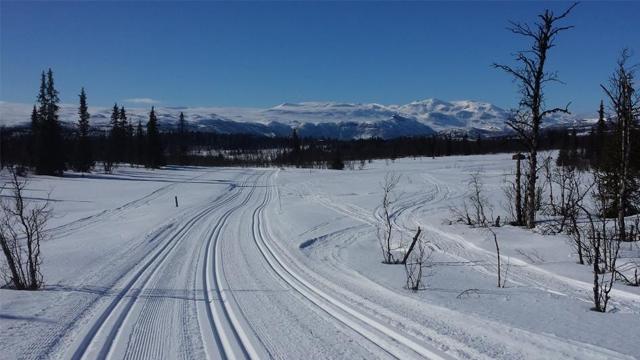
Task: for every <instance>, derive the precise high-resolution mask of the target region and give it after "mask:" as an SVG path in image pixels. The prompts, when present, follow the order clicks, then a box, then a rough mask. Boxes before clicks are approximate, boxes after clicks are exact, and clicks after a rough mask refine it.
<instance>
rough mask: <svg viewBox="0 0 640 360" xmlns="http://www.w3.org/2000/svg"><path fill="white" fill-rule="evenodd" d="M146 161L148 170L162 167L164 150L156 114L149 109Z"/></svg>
mask: <svg viewBox="0 0 640 360" xmlns="http://www.w3.org/2000/svg"><path fill="white" fill-rule="evenodd" d="M146 154H147V161H146V163H145V166H147V167H150V168H158V167H160V166H162V165H164V150H163V149H162V142H161V140H160V132H159V130H158V119H157V118H156V112H155V109H154V108H153V107H151V112H150V113H149V121H148V122H147V151H146Z"/></svg>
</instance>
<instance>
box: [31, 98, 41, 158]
mask: <svg viewBox="0 0 640 360" xmlns="http://www.w3.org/2000/svg"><path fill="white" fill-rule="evenodd" d="M39 119H40V116H39V115H38V110H37V109H36V106H35V105H34V106H33V111H31V129H30V130H31V132H30V134H29V145H28V151H29V154H28V161H29V166H35V165H36V159H37V156H36V154H37V153H38V151H37V143H38V141H39V138H38V122H39Z"/></svg>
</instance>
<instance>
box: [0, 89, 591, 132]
mask: <svg viewBox="0 0 640 360" xmlns="http://www.w3.org/2000/svg"><path fill="white" fill-rule="evenodd" d="M31 108H32V105H28V104H19V103H9V102H0V124H3V125H6V126H19V125H21V124H27V123H28V121H29V115H30V113H31ZM149 110H150V109H148V108H127V114H128V118H129V121H132V122H133V123H134V124H137V122H138V121H141V122H142V123H143V124H144V123H146V121H147V119H148V113H149ZM89 111H90V113H91V125H92V126H93V127H94V128H96V129H105V128H107V127H108V126H109V119H110V116H111V109H110V108H90V109H89ZM155 111H156V115H157V117H158V121H159V123H160V127H161V128H164V129H171V128H174V127H175V125H176V124H177V121H178V118H179V115H180V112H183V113H184V115H185V119H186V120H187V123H188V126H189V127H190V128H191V129H192V130H198V131H203V132H218V133H227V134H237V133H246V134H254V135H260V136H288V135H290V134H291V131H292V129H293V128H296V129H297V130H298V133H299V134H300V135H301V136H305V137H326V138H336V139H359V138H372V137H380V138H385V139H388V138H395V137H401V136H421V135H431V134H435V133H454V134H469V135H472V136H475V135H479V134H482V135H483V136H493V135H503V134H505V133H508V132H509V131H510V130H509V129H508V127H507V126H506V125H505V120H507V118H508V116H509V112H508V111H507V110H504V109H502V108H500V107H497V106H495V105H493V104H490V103H487V102H480V101H470V100H460V101H449V102H447V101H442V100H438V99H426V100H421V101H414V102H411V103H408V104H404V105H381V104H373V103H370V104H355V103H338V102H301V103H284V104H280V105H277V106H274V107H271V108H268V109H259V108H221V107H163V106H159V107H156V109H155ZM60 119H61V121H62V122H63V123H65V124H69V125H71V123H73V122H75V121H76V120H77V107H76V105H66V104H63V105H61V111H60ZM592 122H593V120H592V119H585V118H581V117H578V116H574V115H570V114H555V115H554V116H551V117H549V118H547V119H545V121H544V126H545V127H558V126H570V127H582V126H585V125H588V124H591V123H592Z"/></svg>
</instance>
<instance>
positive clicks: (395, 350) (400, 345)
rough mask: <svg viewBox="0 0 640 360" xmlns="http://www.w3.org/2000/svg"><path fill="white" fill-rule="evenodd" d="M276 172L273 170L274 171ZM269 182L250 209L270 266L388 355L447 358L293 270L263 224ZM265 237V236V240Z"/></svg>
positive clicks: (270, 194)
mask: <svg viewBox="0 0 640 360" xmlns="http://www.w3.org/2000/svg"><path fill="white" fill-rule="evenodd" d="M276 174H277V173H276ZM272 187H273V185H271V184H267V187H266V190H265V197H264V199H263V201H262V203H261V204H260V205H259V206H258V207H257V208H256V209H255V210H254V212H253V216H252V229H253V238H254V241H255V243H256V245H257V247H258V249H259V250H260V252H261V253H262V255H263V257H264V259H265V260H266V261H267V263H268V264H269V266H270V267H271V269H272V270H273V271H274V272H275V273H276V274H277V275H278V276H279V277H280V278H281V279H282V280H283V281H284V282H286V283H287V284H289V285H290V286H291V288H292V289H294V290H296V291H297V292H298V293H299V294H300V295H302V296H303V297H304V298H306V299H307V300H309V301H310V302H311V303H312V304H314V305H316V306H317V307H319V308H320V309H321V310H323V311H324V312H325V313H327V314H328V315H330V316H331V317H332V318H334V319H336V320H338V321H339V322H340V323H342V324H343V325H345V326H346V327H348V328H350V329H352V330H353V331H355V332H356V333H358V334H360V335H362V336H363V337H364V338H365V339H367V340H369V341H371V343H373V344H374V345H376V346H377V347H379V348H380V349H381V350H383V351H384V352H386V353H388V354H389V355H391V356H393V357H396V358H399V359H404V358H407V356H411V357H416V356H421V357H424V358H428V359H448V358H449V356H448V355H446V354H444V353H441V352H440V351H438V350H435V349H433V350H432V349H428V348H427V347H425V346H424V345H422V344H419V343H418V342H417V341H415V340H413V339H411V338H409V337H407V336H404V335H403V334H400V333H399V332H398V331H396V330H395V329H393V328H391V327H389V326H387V325H384V324H382V323H380V322H378V321H377V320H375V319H373V318H371V317H369V316H367V315H365V314H363V313H360V312H358V311H357V310H355V309H354V308H352V307H350V306H348V305H346V304H345V303H343V302H341V301H339V300H337V299H336V298H334V297H332V296H331V295H329V294H327V293H325V292H323V291H322V290H320V289H319V288H317V287H315V286H314V285H312V284H311V283H309V282H308V281H307V280H305V279H304V278H303V277H302V276H300V275H299V274H297V273H296V272H294V271H293V270H292V269H291V268H290V267H289V266H288V265H287V263H286V262H285V261H283V260H282V258H281V257H280V256H279V255H278V253H277V252H276V251H275V250H274V248H273V247H272V245H270V244H269V243H273V239H272V235H271V234H270V231H269V229H268V225H265V223H266V222H265V211H264V210H265V209H266V207H267V205H268V204H269V202H270V201H271V199H272V197H273V190H272ZM268 239H269V240H268ZM407 350H408V351H407Z"/></svg>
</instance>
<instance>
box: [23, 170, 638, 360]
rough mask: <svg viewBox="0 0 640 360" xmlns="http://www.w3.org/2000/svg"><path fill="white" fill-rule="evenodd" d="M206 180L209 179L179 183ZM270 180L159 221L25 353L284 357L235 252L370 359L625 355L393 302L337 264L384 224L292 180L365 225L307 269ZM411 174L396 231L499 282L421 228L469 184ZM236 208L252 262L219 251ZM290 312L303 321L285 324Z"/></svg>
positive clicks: (541, 278)
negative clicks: (40, 346)
mask: <svg viewBox="0 0 640 360" xmlns="http://www.w3.org/2000/svg"><path fill="white" fill-rule="evenodd" d="M210 173H211V172H210V171H204V172H203V173H201V174H199V175H196V176H194V177H191V178H189V179H188V180H187V181H193V180H196V179H198V178H200V177H202V176H205V175H207V174H210ZM278 175H279V170H275V171H274V170H262V169H260V170H246V171H244V172H242V173H240V174H239V175H238V176H239V177H244V179H243V180H242V183H241V184H240V185H237V186H233V185H231V186H230V188H229V189H228V191H226V192H225V193H224V194H223V195H221V196H219V197H217V198H216V199H215V201H213V203H210V204H207V205H205V206H204V207H199V208H192V209H189V210H187V211H185V212H183V213H181V214H180V215H179V216H177V217H176V218H173V219H170V220H169V221H167V222H166V224H165V225H163V226H162V227H161V228H159V229H157V230H156V231H154V232H153V233H152V234H151V235H150V240H149V241H153V242H155V244H156V245H155V247H154V248H153V249H152V251H151V252H149V253H148V254H147V255H145V256H144V257H143V258H142V259H140V260H139V261H138V262H137V263H136V264H135V265H132V266H130V267H125V268H124V269H122V270H121V271H122V272H121V273H120V274H119V275H118V276H117V277H116V278H115V279H114V282H113V285H112V286H111V287H110V288H109V289H108V291H105V292H104V295H103V296H98V297H95V298H94V299H93V300H91V301H90V302H88V303H82V302H81V301H79V302H78V304H76V305H75V306H76V307H75V310H74V311H72V313H73V314H74V316H75V317H74V318H73V319H72V321H71V322H70V323H69V324H68V325H66V327H64V328H63V331H62V333H61V334H59V333H58V334H56V333H54V332H53V331H52V332H51V334H48V335H47V337H46V339H45V343H46V344H47V345H45V349H44V352H43V351H40V352H34V353H32V354H24V355H25V357H37V358H42V357H60V358H71V359H74V360H76V359H108V358H126V359H135V360H140V359H160V358H177V357H180V358H184V359H191V358H201V357H206V358H215V359H241V358H244V359H262V358H286V357H287V354H289V352H288V349H287V348H286V344H283V341H286V340H283V339H274V338H271V337H270V336H269V334H268V333H269V329H268V327H265V325H264V324H262V323H260V322H259V321H257V319H255V318H252V316H255V314H254V315H252V313H251V312H249V311H248V310H249V309H247V308H246V306H247V305H246V304H245V303H243V301H241V298H240V297H237V295H236V294H235V289H234V286H233V285H234V283H233V281H232V280H231V281H230V276H229V275H231V274H230V273H229V274H228V273H227V271H228V269H226V268H225V264H227V266H229V267H230V268H231V269H232V268H233V267H232V266H237V265H238V259H233V258H230V257H232V256H233V255H236V256H243V257H245V258H243V259H242V260H243V261H245V262H249V261H253V262H256V261H257V262H258V263H259V264H257V265H255V266H261V267H262V269H264V271H265V274H269V276H271V277H273V280H274V281H276V283H277V284H280V286H281V287H282V289H284V290H286V291H290V293H291V294H293V296H290V299H291V300H287V301H288V302H289V305H291V306H293V305H294V303H295V306H302V308H306V309H308V310H310V311H311V312H312V313H313V314H315V316H318V317H319V318H322V320H323V321H326V324H325V325H324V326H333V327H335V328H336V329H337V331H339V332H341V333H344V334H346V336H347V337H348V338H349V340H350V341H353V340H355V342H356V344H357V345H358V346H360V347H361V348H362V350H360V351H367V352H369V353H370V355H373V356H375V357H391V358H398V359H413V358H428V359H451V358H473V359H476V358H478V359H479V358H493V357H507V358H520V357H523V353H520V352H519V351H518V350H517V349H514V348H513V344H512V343H513V342H511V344H510V345H505V346H503V345H502V344H501V343H502V342H503V340H504V337H505V336H506V337H508V338H509V339H511V340H515V341H516V342H517V343H519V344H520V345H521V346H523V347H525V348H526V350H528V351H531V349H538V351H539V352H540V354H542V355H540V356H549V357H568V356H575V354H576V353H581V354H582V355H583V356H584V357H583V358H585V359H588V358H589V359H590V358H625V356H622V355H621V354H619V353H616V352H613V351H609V350H607V349H604V348H599V347H597V346H592V345H588V344H584V343H580V342H577V341H573V340H569V339H563V338H558V337H555V336H552V335H547V334H541V333H533V332H529V331H526V330H522V329H518V328H515V327H510V326H509V325H505V324H502V323H499V322H497V321H492V320H487V319H481V318H478V317H475V316H473V315H467V314H462V313H459V312H457V311H455V310H450V309H447V308H442V307H440V306H437V305H432V304H428V303H424V302H423V301H421V300H419V299H417V298H416V297H414V296H413V295H412V294H401V295H398V293H397V291H396V290H395V289H392V288H389V287H388V286H386V285H384V284H382V283H378V282H376V281H375V279H371V278H369V277H367V276H366V274H361V273H360V272H358V271H356V270H354V269H352V268H350V267H349V265H348V264H347V260H346V259H344V258H343V256H342V255H343V250H344V249H345V248H347V247H349V246H350V245H352V244H355V243H356V241H357V239H358V238H361V237H363V236H366V235H368V234H370V232H371V231H372V229H373V228H374V227H375V226H376V225H377V224H378V223H379V222H380V219H381V216H382V209H381V208H380V207H376V208H374V209H373V210H368V209H365V208H362V207H360V206H357V205H355V204H349V203H347V202H345V201H335V199H334V198H333V197H332V196H330V195H328V194H325V193H321V192H319V190H318V189H319V188H320V187H319V186H314V184H315V181H316V180H312V181H310V182H302V183H299V184H296V185H295V186H293V187H292V189H291V190H292V191H294V192H295V193H296V194H297V195H298V196H299V197H302V198H305V199H308V200H309V201H311V202H313V203H317V204H319V205H321V206H323V207H325V208H328V209H330V210H332V211H335V212H336V213H338V214H341V215H345V216H348V217H350V218H352V219H355V220H357V221H358V222H361V223H363V224H364V225H360V226H348V227H346V228H344V229H341V230H337V231H332V232H331V233H330V234H327V235H325V236H322V237H321V238H322V240H323V241H317V240H318V238H313V239H309V240H307V241H305V243H304V244H302V245H300V247H299V248H296V250H299V251H304V252H307V251H311V252H313V251H323V252H322V254H324V255H323V256H324V257H325V258H324V260H323V261H322V262H321V264H322V266H323V268H320V267H319V265H318V264H313V263H305V262H304V258H302V259H301V257H300V256H297V255H299V254H293V253H291V251H292V249H291V248H290V247H288V246H287V245H286V243H287V242H286V241H284V240H283V239H278V236H276V235H274V231H273V230H272V226H274V223H273V221H270V216H269V214H270V213H269V211H270V210H271V211H274V212H275V210H276V209H275V207H276V206H277V204H275V201H274V199H275V198H276V197H277V198H278V199H280V194H279V191H280V189H279V187H278V186H277V178H278ZM418 176H419V178H420V179H421V181H424V184H425V191H424V192H422V193H420V194H419V196H416V194H414V193H407V194H404V193H403V194H400V196H399V197H398V198H397V199H396V202H395V203H394V204H393V206H394V208H393V211H392V214H391V215H392V220H393V223H394V225H395V226H396V227H397V229H399V230H400V231H402V232H404V233H405V234H407V235H410V236H413V233H414V232H415V230H416V228H417V227H418V226H420V227H421V228H422V229H423V231H424V233H425V234H427V235H426V236H427V237H428V238H429V241H430V246H431V247H432V248H433V249H434V250H435V251H439V252H442V253H444V254H446V255H447V256H449V257H451V258H453V259H455V260H458V261H464V262H470V263H473V264H474V266H472V267H471V269H473V270H475V271H477V272H479V273H481V274H482V275H483V276H488V277H495V273H496V265H495V254H494V253H492V252H491V251H488V250H485V249H482V248H480V247H478V246H476V245H475V244H473V243H471V242H469V241H467V240H465V239H464V237H463V236H461V235H458V234H455V233H453V232H448V231H446V230H444V229H443V226H438V225H436V224H433V223H430V222H427V221H425V220H424V219H425V218H428V217H431V218H433V217H434V215H435V214H436V213H438V212H443V211H448V210H449V205H448V204H449V203H450V202H451V201H453V200H456V199H459V198H461V197H462V196H464V191H465V190H464V189H461V188H460V189H458V188H452V187H451V186H450V185H449V184H447V183H445V182H443V181H441V180H439V179H438V178H437V177H436V176H434V175H431V174H426V173H418ZM411 181H413V180H411ZM179 183H180V182H179V181H176V182H174V183H170V184H168V185H166V186H162V187H160V188H158V189H156V190H154V191H152V192H150V193H148V194H146V195H144V196H142V197H140V198H138V199H135V200H133V201H130V202H128V203H126V204H123V205H121V206H119V207H117V208H113V209H109V210H104V211H102V212H100V213H98V214H95V215H92V216H88V217H85V218H82V219H78V220H75V221H72V222H69V223H67V224H64V225H60V226H58V227H56V228H53V229H52V231H53V233H54V235H55V237H60V236H66V235H69V234H72V233H74V232H76V231H80V230H85V229H87V228H89V227H91V226H93V225H97V224H100V223H101V222H102V221H104V220H105V219H108V218H110V217H115V216H120V215H121V214H122V213H124V212H125V211H128V210H132V209H136V208H139V207H141V206H144V205H145V204H147V203H149V202H150V201H152V200H153V199H156V198H158V197H160V196H162V195H164V194H166V193H167V192H168V191H169V190H170V189H171V188H172V187H174V186H175V185H176V184H179ZM312 187H313V188H312ZM278 199H277V200H278ZM280 206H281V205H280ZM240 211H244V212H246V213H247V214H250V220H248V218H249V216H246V217H247V220H245V221H246V222H245V223H242V222H241V223H240V224H242V226H245V227H247V228H248V226H249V225H250V230H249V229H247V231H249V234H250V237H249V238H247V239H246V241H247V243H244V245H245V246H246V245H247V244H249V245H251V246H255V249H254V250H255V251H256V254H257V255H259V258H258V259H257V260H256V259H255V258H254V259H248V258H246V257H248V256H249V255H247V254H245V253H242V252H240V253H238V252H236V253H233V252H231V253H227V252H226V251H225V250H224V248H223V246H226V245H225V243H228V242H229V241H232V240H233V238H232V239H229V237H237V238H238V239H241V237H240V236H239V235H237V234H232V236H226V235H225V229H226V228H227V227H228V226H229V225H230V224H231V222H230V219H231V218H232V216H235V217H237V218H239V221H242V220H240V217H239V216H236V215H235V214H237V213H239V212H240ZM427 215H428V216H427ZM326 225H327V222H323V223H320V224H318V225H316V226H314V227H312V228H311V229H309V230H307V231H305V232H304V233H303V234H305V233H310V232H313V231H316V230H318V229H321V228H322V227H324V226H326ZM301 235H302V234H301ZM327 240H330V241H327ZM240 241H242V240H240ZM329 242H330V243H331V245H332V246H329ZM303 256H304V255H303ZM502 257H503V258H504V259H503V261H504V262H506V261H510V264H511V268H510V269H509V278H508V282H509V284H510V285H511V286H516V287H526V288H533V289H537V290H541V291H545V292H548V293H550V294H554V295H556V296H568V297H571V298H574V299H578V300H580V301H583V302H586V303H590V301H591V299H590V294H589V291H590V289H591V285H590V284H588V283H585V282H582V281H579V280H575V279H570V278H567V277H563V276H560V275H557V274H553V273H551V272H549V271H546V270H544V269H542V268H540V267H537V266H535V265H532V264H530V263H527V262H525V261H524V260H521V259H518V258H515V257H507V256H504V255H503V256H502ZM309 260H312V259H309ZM240 263H241V262H240ZM90 275H91V276H95V274H93V273H92V274H90ZM87 276H89V275H87ZM245 276H246V275H245ZM85 278H86V276H85ZM187 285H189V286H187ZM271 301H272V303H271V304H269V305H270V306H281V307H282V306H283V305H285V306H286V305H287V304H286V302H285V303H283V302H281V300H279V299H278V298H273V299H271ZM611 303H612V304H613V305H614V306H615V307H616V308H618V309H620V310H622V311H626V312H629V313H634V314H638V313H640V310H639V308H640V305H639V304H640V295H636V294H632V293H629V292H625V291H623V290H618V289H615V290H614V299H612V300H611ZM265 306H266V304H265ZM298 308H299V307H298ZM298 308H297V309H298ZM417 308H421V309H425V310H426V311H424V312H421V314H420V315H416V317H415V318H408V317H407V316H406V314H411V312H412V311H414V310H415V309H417ZM394 309H395V310H394ZM280 311H286V309H282V310H280ZM299 315H302V314H301V313H298V314H293V313H292V314H291V315H290V316H292V317H295V316H299ZM308 319H309V318H307V319H306V320H305V321H309V320H308ZM299 326H301V327H302V326H303V325H299ZM505 328H508V331H505ZM59 330H60V329H59V328H58V331H59ZM505 332H506V333H508V335H505ZM176 335H178V336H176ZM363 342H364V343H366V344H364V343H363ZM62 345H68V347H66V346H62ZM510 346H511V347H510ZM60 348H62V349H60ZM354 348H355V347H354ZM316 351H318V352H317V353H314V354H313V355H316V356H317V354H322V351H321V350H319V349H316ZM524 354H526V352H525V353H524ZM525 357H526V355H525Z"/></svg>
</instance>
